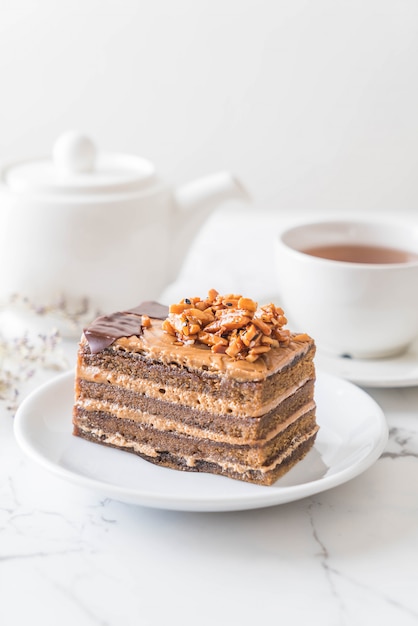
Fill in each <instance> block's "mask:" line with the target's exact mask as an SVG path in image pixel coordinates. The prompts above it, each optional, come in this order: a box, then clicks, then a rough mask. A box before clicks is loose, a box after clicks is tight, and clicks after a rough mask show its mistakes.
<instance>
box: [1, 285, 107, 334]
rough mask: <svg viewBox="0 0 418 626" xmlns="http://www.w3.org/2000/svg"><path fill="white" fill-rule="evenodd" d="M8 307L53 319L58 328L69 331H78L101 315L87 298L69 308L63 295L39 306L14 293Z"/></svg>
mask: <svg viewBox="0 0 418 626" xmlns="http://www.w3.org/2000/svg"><path fill="white" fill-rule="evenodd" d="M8 306H10V307H11V308H15V309H17V310H20V311H24V312H26V313H29V314H32V315H35V316H36V317H39V318H48V317H49V318H53V319H54V320H56V321H57V322H59V323H60V326H61V325H62V326H64V327H65V326H66V327H67V328H68V330H70V331H74V330H77V331H78V330H79V329H80V328H82V327H83V326H84V325H85V324H87V323H88V322H89V321H90V320H92V319H95V318H96V317H98V316H99V315H100V314H101V312H100V311H99V310H98V309H96V308H94V307H92V306H91V304H90V302H89V300H88V298H81V299H80V300H79V301H78V302H77V303H76V304H75V305H73V306H72V307H70V305H69V303H68V302H67V300H66V298H65V296H63V295H61V296H60V297H59V298H58V299H57V300H56V302H53V303H51V304H46V305H39V304H36V303H35V302H33V301H32V300H30V298H28V297H27V296H23V295H21V294H18V293H15V294H13V295H12V296H11V297H10V300H9V304H8Z"/></svg>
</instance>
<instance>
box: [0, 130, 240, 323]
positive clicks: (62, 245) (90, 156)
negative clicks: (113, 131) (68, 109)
mask: <svg viewBox="0 0 418 626" xmlns="http://www.w3.org/2000/svg"><path fill="white" fill-rule="evenodd" d="M247 197H248V196H247V194H246V192H245V190H244V188H243V187H242V185H241V184H240V183H239V182H238V181H237V180H236V179H235V178H234V177H233V176H231V175H230V174H228V173H226V172H221V173H218V174H214V175H211V176H208V177H206V178H203V179H200V180H197V181H195V182H191V183H188V184H186V185H183V186H181V187H179V188H176V189H173V188H170V186H169V185H168V184H166V183H164V182H163V181H161V180H160V179H159V178H158V176H157V174H156V170H155V168H154V165H153V164H152V163H151V162H149V161H148V160H145V159H143V158H140V157H138V156H133V155H124V154H111V153H99V152H97V150H96V148H95V145H94V144H93V142H92V141H91V140H90V139H89V138H88V137H87V136H84V135H82V134H80V133H77V132H67V133H64V134H63V135H62V136H61V137H59V138H58V139H57V141H56V143H55V145H54V149H53V153H52V158H39V159H34V160H27V161H21V162H18V163H11V164H8V165H6V166H4V167H3V168H2V170H1V172H0V303H3V305H4V304H5V303H9V305H10V301H11V300H14V302H15V303H17V302H20V304H21V303H22V301H24V302H26V304H28V303H29V304H30V306H31V307H32V308H33V309H34V310H36V309H38V310H42V311H48V310H51V311H52V310H53V309H54V307H55V308H56V303H60V305H59V307H61V308H62V309H63V310H65V313H66V314H67V315H69V316H70V317H71V316H72V315H76V314H77V312H81V311H85V312H86V313H87V314H88V315H91V314H92V313H93V312H97V313H100V312H112V311H113V310H116V309H118V310H123V309H127V308H131V307H133V306H135V305H137V304H138V303H139V302H140V301H141V300H152V299H157V298H158V296H159V294H160V293H161V292H162V290H163V289H164V288H165V287H166V286H167V285H168V284H169V283H170V282H172V281H173V280H174V278H175V276H176V274H177V273H178V271H179V269H180V267H181V264H182V261H183V259H184V257H185V254H186V253H187V251H188V249H189V245H190V243H191V242H192V239H193V237H194V235H195V234H196V232H197V230H198V229H199V227H200V226H201V224H202V223H203V221H204V219H205V218H206V217H207V216H208V214H209V212H210V211H211V210H212V209H213V208H215V206H216V205H217V204H219V203H220V202H221V201H224V200H227V199H230V198H242V199H245V198H247Z"/></svg>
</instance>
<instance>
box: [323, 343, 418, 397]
mask: <svg viewBox="0 0 418 626" xmlns="http://www.w3.org/2000/svg"><path fill="white" fill-rule="evenodd" d="M315 362H316V364H317V366H318V367H319V368H320V369H322V370H323V371H324V372H330V373H332V374H334V375H335V376H340V377H341V378H345V379H346V380H349V381H351V382H353V383H357V384H358V385H362V386H363V387H413V386H415V385H418V340H417V341H415V342H414V343H413V344H412V345H411V346H410V347H409V349H408V350H407V351H406V352H403V353H402V354H398V355H396V356H393V357H388V358H385V359H347V358H344V357H339V356H332V355H329V354H325V353H323V352H321V351H320V350H319V349H318V350H317V353H316V357H315Z"/></svg>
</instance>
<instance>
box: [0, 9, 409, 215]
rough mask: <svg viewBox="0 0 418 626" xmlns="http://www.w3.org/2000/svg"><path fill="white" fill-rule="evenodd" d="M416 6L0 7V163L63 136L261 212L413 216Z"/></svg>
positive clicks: (41, 149) (46, 148)
mask: <svg viewBox="0 0 418 626" xmlns="http://www.w3.org/2000/svg"><path fill="white" fill-rule="evenodd" d="M417 77H418V2H416V0H351V1H344V0H318V1H314V0H311V1H309V0H285V1H280V0H147V1H141V0H136V1H134V0H71V1H67V0H60V1H59V2H57V1H56V0H23V1H19V0H0V81H1V92H0V94H1V99H0V111H1V115H0V159H1V160H4V159H8V158H21V157H27V156H35V155H43V154H46V153H49V152H50V150H51V146H52V144H53V141H54V139H55V137H56V136H57V135H58V134H59V133H60V132H61V131H63V130H67V129H70V128H75V129H79V130H82V131H85V132H87V133H89V134H90V135H91V136H92V137H93V138H94V139H95V140H96V142H97V143H98V145H99V147H100V148H102V149H106V150H118V151H123V152H134V153H138V154H141V155H142V156H146V157H148V158H150V159H152V160H153V161H155V162H156V164H157V166H158V169H159V170H160V171H161V173H162V174H163V175H164V176H166V177H168V178H169V179H170V180H173V181H178V182H184V181H186V180H188V179H189V178H193V177H195V176H199V175H201V174H206V173H209V172H212V171H216V170H218V169H229V170H231V171H233V172H234V173H236V174H238V175H239V177H240V178H241V179H242V180H243V181H244V182H245V183H246V185H247V186H248V188H249V189H250V191H251V192H252V194H253V195H254V198H255V205H256V207H259V208H261V209H268V210H274V211H281V210H283V209H291V210H293V209H298V210H302V209H303V210H304V211H305V210H309V211H310V210H312V212H315V210H322V209H325V210H334V209H335V210H336V211H344V210H351V209H356V210H363V209H364V210H369V211H374V212H377V211H379V210H388V211H390V212H396V211H398V210H407V211H411V212H414V211H416V210H417V206H418V184H417V171H418V86H417V85H418V81H417Z"/></svg>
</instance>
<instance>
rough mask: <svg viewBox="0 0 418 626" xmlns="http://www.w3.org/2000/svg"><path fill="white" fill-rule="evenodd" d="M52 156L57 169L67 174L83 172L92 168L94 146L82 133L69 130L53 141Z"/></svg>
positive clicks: (94, 158)
mask: <svg viewBox="0 0 418 626" xmlns="http://www.w3.org/2000/svg"><path fill="white" fill-rule="evenodd" d="M52 156H53V160H54V164H55V166H56V167H57V168H58V169H59V170H61V171H63V172H65V173H67V174H84V173H88V172H92V171H93V169H94V164H95V160H96V146H95V145H94V143H93V141H92V140H91V139H90V138H89V137H87V136H86V135H83V133H80V132H78V131H73V130H70V131H67V132H66V133H63V134H62V135H60V136H59V137H58V139H57V140H56V141H55V144H54V147H53V151H52Z"/></svg>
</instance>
